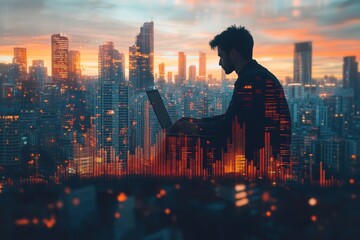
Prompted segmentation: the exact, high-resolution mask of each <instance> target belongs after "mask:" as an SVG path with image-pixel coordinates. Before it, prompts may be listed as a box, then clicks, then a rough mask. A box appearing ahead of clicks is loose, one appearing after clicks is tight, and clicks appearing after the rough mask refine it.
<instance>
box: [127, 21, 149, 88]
mask: <svg viewBox="0 0 360 240" xmlns="http://www.w3.org/2000/svg"><path fill="white" fill-rule="evenodd" d="M129 81H130V85H131V87H132V90H133V92H134V93H138V92H141V91H144V90H145V89H147V88H150V87H152V86H154V22H145V23H144V25H143V26H142V27H141V28H140V33H139V34H138V35H137V36H136V42H135V44H134V45H133V46H131V47H129Z"/></svg>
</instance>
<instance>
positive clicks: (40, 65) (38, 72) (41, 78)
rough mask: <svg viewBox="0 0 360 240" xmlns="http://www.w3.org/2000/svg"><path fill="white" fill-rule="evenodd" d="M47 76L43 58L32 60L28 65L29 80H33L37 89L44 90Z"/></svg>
mask: <svg viewBox="0 0 360 240" xmlns="http://www.w3.org/2000/svg"><path fill="white" fill-rule="evenodd" d="M46 77H47V67H45V66H44V60H33V62H32V66H30V67H29V80H30V81H32V82H34V84H35V86H36V88H37V89H39V90H40V91H42V90H44V87H45V81H46Z"/></svg>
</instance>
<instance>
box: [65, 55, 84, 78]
mask: <svg viewBox="0 0 360 240" xmlns="http://www.w3.org/2000/svg"><path fill="white" fill-rule="evenodd" d="M68 71H69V82H71V83H74V84H76V83H77V81H79V80H80V78H81V65H80V52H79V51H75V50H70V51H69V68H68Z"/></svg>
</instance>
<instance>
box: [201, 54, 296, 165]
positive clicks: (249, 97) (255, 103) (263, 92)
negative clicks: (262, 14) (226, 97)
mask: <svg viewBox="0 0 360 240" xmlns="http://www.w3.org/2000/svg"><path fill="white" fill-rule="evenodd" d="M235 119H237V121H238V123H239V124H240V125H241V126H242V127H244V128H245V132H246V133H245V140H246V142H245V146H246V158H247V159H248V160H255V161H256V159H257V158H258V155H259V149H261V148H263V147H264V144H265V132H268V133H270V145H271V147H272V154H273V157H275V158H276V159H278V160H279V158H280V157H281V158H282V160H283V161H285V162H289V161H290V140H291V118H290V112H289V107H288V104H287V101H286V98H285V95H284V90H283V88H282V86H281V84H280V82H279V81H278V79H277V78H276V77H275V76H274V75H273V74H272V73H271V72H269V71H268V70H267V69H266V68H264V67H263V66H261V65H260V64H258V63H257V62H256V61H255V60H251V61H250V62H249V63H247V64H246V65H245V66H244V68H243V69H242V70H241V71H240V73H239V75H238V79H237V81H236V82H235V88H234V93H233V95H232V99H231V102H230V104H229V107H228V109H227V110H226V112H225V113H224V114H222V115H218V116H215V117H210V118H203V119H201V122H200V123H199V124H198V125H199V127H200V129H201V133H202V134H204V135H212V136H215V139H216V141H215V144H216V147H217V148H221V149H222V150H224V151H226V145H227V141H228V139H229V140H231V139H232V136H233V128H232V127H233V122H234V120H235ZM235 139H237V138H236V137H235Z"/></svg>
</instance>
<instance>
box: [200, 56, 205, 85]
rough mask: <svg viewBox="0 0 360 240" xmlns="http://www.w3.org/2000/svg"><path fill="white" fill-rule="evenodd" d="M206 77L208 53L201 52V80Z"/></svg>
mask: <svg viewBox="0 0 360 240" xmlns="http://www.w3.org/2000/svg"><path fill="white" fill-rule="evenodd" d="M205 78H206V53H204V52H201V51H200V52H199V80H205Z"/></svg>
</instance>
